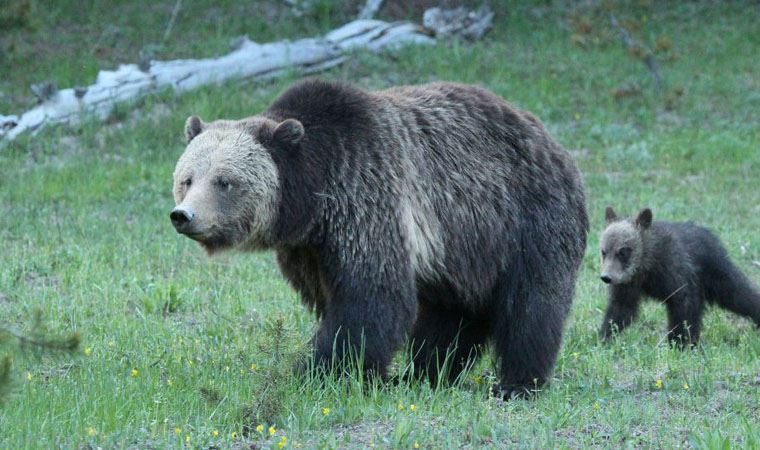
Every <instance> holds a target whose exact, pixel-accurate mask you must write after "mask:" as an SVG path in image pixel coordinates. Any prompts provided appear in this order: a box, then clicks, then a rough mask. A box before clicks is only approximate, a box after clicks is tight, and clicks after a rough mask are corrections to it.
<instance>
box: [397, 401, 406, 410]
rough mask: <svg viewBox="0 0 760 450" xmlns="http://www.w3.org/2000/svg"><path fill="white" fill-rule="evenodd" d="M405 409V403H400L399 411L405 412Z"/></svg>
mask: <svg viewBox="0 0 760 450" xmlns="http://www.w3.org/2000/svg"><path fill="white" fill-rule="evenodd" d="M405 409H406V408H405V407H404V404H403V403H401V402H398V410H399V411H403V410H405Z"/></svg>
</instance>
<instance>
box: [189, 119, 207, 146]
mask: <svg viewBox="0 0 760 450" xmlns="http://www.w3.org/2000/svg"><path fill="white" fill-rule="evenodd" d="M204 128H206V124H205V123H203V121H202V120H201V118H200V117H198V116H190V117H188V118H187V121H186V122H185V137H186V138H187V142H188V144H189V143H190V141H192V140H193V139H195V137H196V136H198V135H199V134H201V133H202V132H203V129H204Z"/></svg>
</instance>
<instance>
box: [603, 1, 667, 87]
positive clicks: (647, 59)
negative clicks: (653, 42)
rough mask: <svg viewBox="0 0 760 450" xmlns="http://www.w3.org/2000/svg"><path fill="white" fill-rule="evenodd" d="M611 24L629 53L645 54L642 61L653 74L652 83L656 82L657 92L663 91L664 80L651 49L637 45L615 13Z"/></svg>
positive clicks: (611, 17) (611, 16)
mask: <svg viewBox="0 0 760 450" xmlns="http://www.w3.org/2000/svg"><path fill="white" fill-rule="evenodd" d="M610 22H612V26H613V27H615V28H617V30H618V31H619V32H620V37H621V39H622V40H623V44H625V46H626V47H628V50H629V51H631V52H643V55H642V60H643V61H644V64H646V66H647V68H648V69H649V73H651V74H652V81H654V87H655V89H656V90H657V91H660V90H661V89H662V81H661V80H662V79H661V77H660V68H659V66H658V65H657V61H655V59H654V54H653V53H652V52H651V51H650V50H649V49H646V48H644V47H643V46H641V45H639V44H637V43H636V41H635V40H634V39H633V37H631V34H630V33H629V32H628V30H626V29H625V28H624V27H623V26H622V25H620V22H618V20H617V17H615V14H613V13H610Z"/></svg>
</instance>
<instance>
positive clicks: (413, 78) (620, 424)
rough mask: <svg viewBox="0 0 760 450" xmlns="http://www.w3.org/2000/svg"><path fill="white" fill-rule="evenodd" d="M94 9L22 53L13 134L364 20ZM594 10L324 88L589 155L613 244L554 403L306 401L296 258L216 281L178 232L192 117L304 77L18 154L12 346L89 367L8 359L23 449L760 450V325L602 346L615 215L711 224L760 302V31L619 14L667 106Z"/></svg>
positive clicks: (3, 217)
mask: <svg viewBox="0 0 760 450" xmlns="http://www.w3.org/2000/svg"><path fill="white" fill-rule="evenodd" d="M88 3H90V2H81V1H79V2H69V1H61V2H52V1H51V2H50V4H47V2H42V1H40V2H33V3H32V4H33V6H34V10H35V11H36V13H35V16H34V17H33V18H32V19H30V20H31V23H30V24H28V25H25V26H22V27H20V28H14V29H9V30H8V31H7V33H6V32H3V33H2V34H0V44H1V45H2V46H3V52H4V56H3V57H2V61H1V62H0V72H1V73H2V79H1V80H0V91H2V94H0V108H2V109H0V113H4V114H8V113H17V112H20V111H21V110H22V109H23V108H25V107H27V106H28V105H29V99H28V96H27V94H26V92H28V91H27V90H26V89H27V86H28V84H29V83H31V82H37V81H41V80H53V81H56V82H57V83H58V85H59V86H61V87H66V86H69V85H76V84H79V85H84V84H88V83H90V82H91V81H92V79H93V78H94V76H95V73H96V72H97V69H98V68H101V67H112V66H113V64H114V63H115V62H123V61H127V62H128V61H134V60H135V58H136V55H137V53H138V51H139V49H141V48H143V47H144V46H145V45H147V44H150V43H157V42H158V43H160V47H155V48H156V49H157V50H156V51H157V56H158V57H160V58H170V57H187V56H192V55H201V56H207V55H211V54H216V53H220V52H224V51H226V50H225V49H226V45H227V42H228V41H229V39H230V38H233V37H235V36H237V35H239V34H242V33H248V34H249V36H250V37H251V38H252V39H254V40H257V41H262V42H263V41H267V40H271V39H275V38H280V37H299V36H307V35H311V34H315V33H320V32H324V31H326V30H328V29H330V27H332V26H334V25H337V24H339V23H341V22H343V21H344V20H346V19H347V18H348V17H350V16H351V14H353V13H352V12H351V11H348V12H346V11H347V10H346V9H345V8H344V6H345V3H346V2H337V3H335V4H331V3H330V2H325V1H323V2H319V4H318V8H317V10H316V11H314V12H311V13H308V14H306V15H305V16H303V17H301V18H298V19H292V18H290V17H289V16H288V10H287V8H284V7H282V3H283V2H274V1H271V2H270V1H265V2H261V3H259V4H258V9H256V8H254V7H253V6H250V5H251V4H253V3H254V2H247V4H249V6H248V7H243V6H241V4H242V3H246V2H239V1H238V2H231V1H230V2H226V3H221V4H218V6H213V7H212V6H211V3H212V2H185V3H187V4H188V5H187V6H185V8H186V9H183V10H182V11H181V12H180V15H179V16H178V19H177V23H176V25H175V28H174V30H173V32H172V34H171V35H170V38H169V39H167V40H166V41H162V36H163V34H164V29H165V25H166V22H167V20H168V17H169V15H170V13H171V9H172V7H173V5H174V3H175V2H174V1H161V2H154V5H153V6H151V7H150V8H151V10H150V11H143V10H142V8H136V7H134V6H132V4H133V2H120V3H119V4H118V5H116V6H109V7H105V6H103V5H101V4H100V3H99V2H92V3H93V4H92V5H88ZM135 3H136V2H135ZM213 3H218V2H213ZM591 3H592V2H584V5H586V6H577V7H567V6H559V5H556V4H553V3H550V2H549V3H547V2H544V3H542V4H541V5H538V4H536V3H530V4H528V2H524V3H523V2H492V4H493V5H494V7H495V9H497V10H498V11H499V13H498V15H497V17H496V23H495V28H494V30H493V32H492V33H491V34H489V35H488V36H487V38H486V39H485V40H483V41H482V42H479V43H476V44H473V45H460V44H451V45H439V46H437V47H435V48H408V49H405V50H401V51H398V52H395V53H393V54H391V55H387V54H386V55H380V56H373V55H363V54H360V55H356V56H355V57H353V58H352V59H351V60H350V61H349V62H347V63H346V64H345V65H343V66H341V67H339V68H337V69H333V70H331V71H330V72H327V73H325V74H323V76H324V77H328V78H336V79H346V80H351V81H353V82H356V83H358V84H359V85H361V86H364V87H367V88H379V87H385V86H390V85H394V84H400V83H419V82H425V81H429V80H456V81H462V82H467V83H477V84H480V85H482V86H485V87H487V88H489V89H492V90H494V91H495V92H497V93H499V94H501V95H502V96H504V97H505V98H507V99H509V100H510V101H512V102H513V103H514V104H516V105H517V106H519V107H521V108H524V109H527V110H530V111H533V112H534V113H536V114H537V115H538V116H539V117H540V118H541V119H542V120H543V121H544V122H545V123H546V125H547V127H548V129H549V130H550V131H551V132H552V133H553V134H554V135H555V137H556V138H557V139H558V140H559V141H560V142H561V143H562V144H563V145H564V146H565V147H566V148H568V149H569V150H571V151H572V153H573V155H574V156H575V157H576V160H577V163H578V164H579V166H580V168H581V170H582V172H583V174H584V177H585V181H586V186H587V192H588V206H589V211H590V214H591V216H592V227H593V230H592V234H591V237H590V242H589V246H588V250H587V253H586V258H585V260H584V263H583V267H582V271H581V274H580V277H579V279H578V284H577V295H576V300H575V304H574V307H573V310H572V314H571V317H570V319H569V321H568V324H567V329H566V334H565V343H564V347H563V350H562V351H561V354H560V356H559V360H558V362H557V366H556V371H555V374H554V378H553V380H552V382H551V384H550V386H549V387H548V388H547V389H546V390H545V391H544V392H542V393H541V395H540V396H538V397H537V398H536V399H535V400H532V401H514V402H509V403H503V402H500V401H497V400H495V399H489V398H488V396H487V388H486V386H487V385H488V384H489V380H490V378H491V377H492V376H493V371H492V369H491V363H490V361H483V362H482V363H481V364H479V365H478V366H476V367H475V368H474V369H473V370H472V371H471V372H470V373H468V374H467V376H466V377H464V378H463V379H462V380H461V382H460V383H458V384H457V385H455V386H449V387H438V386H429V385H427V384H411V385H404V384H402V385H392V386H391V385H375V386H373V387H372V388H371V389H368V390H362V389H361V388H360V386H361V383H360V382H359V381H358V380H352V381H340V382H339V381H336V380H328V381H327V383H325V384H324V385H319V384H318V383H316V382H314V381H309V380H306V381H304V380H300V379H296V378H293V377H292V376H291V375H290V370H289V369H290V367H289V363H290V361H291V360H292V357H293V355H294V354H295V353H296V352H298V349H300V348H302V347H303V345H304V343H305V342H306V340H307V339H308V337H309V336H310V333H311V332H312V330H313V328H314V326H315V321H314V318H313V317H312V316H311V315H310V314H309V313H308V312H307V310H306V309H305V308H304V307H302V306H301V305H300V304H299V301H298V298H297V296H296V294H295V293H294V291H292V290H291V289H290V288H289V287H288V286H287V285H286V283H285V282H284V281H283V279H282V278H281V276H280V275H279V273H278V270H277V267H276V264H275V262H274V258H273V255H272V254H269V253H265V254H257V255H236V254H228V255H222V256H220V257H217V258H214V259H212V260H209V259H207V258H206V257H205V255H204V254H203V252H202V250H200V249H199V248H198V247H197V246H196V245H195V244H193V243H192V242H191V241H190V240H189V239H186V238H182V237H180V236H178V235H177V234H176V233H175V232H174V230H173V228H172V227H171V225H170V223H169V220H168V212H169V210H170V209H171V207H172V206H173V199H172V196H171V184H172V180H171V173H172V170H173V167H174V163H175V161H176V159H177V158H178V156H179V155H180V154H181V152H182V150H183V147H184V145H183V131H182V126H183V123H184V120H185V118H186V117H187V116H188V115H190V114H199V115H200V116H202V117H203V118H205V119H213V118H219V117H227V118H236V117H241V116H246V115H251V114H254V113H256V112H258V111H260V110H262V109H263V108H265V107H266V105H267V104H268V103H269V102H270V101H271V100H272V99H273V98H274V97H275V96H276V95H277V94H278V93H279V92H281V91H282V90H283V89H284V88H285V87H286V86H287V85H288V84H289V83H291V82H292V81H293V80H294V79H295V77H296V75H293V76H291V77H290V78H287V79H279V80H276V81H272V82H267V83H250V82H246V83H237V84H231V85H228V86H223V87H213V88H211V87H210V88H204V89H200V90H198V91H195V92H192V93H189V94H187V95H185V96H182V97H175V96H173V95H171V94H169V93H167V94H161V95H157V96H153V97H150V98H148V99H146V100H144V101H140V102H138V103H137V104H134V105H124V106H121V107H119V108H118V109H117V110H116V111H115V112H114V114H113V117H112V119H111V120H110V121H109V122H110V123H109V124H108V125H103V124H101V123H96V122H86V123H84V124H82V125H81V126H79V127H77V128H75V129H72V128H56V129H50V130H47V131H45V132H43V133H41V134H39V135H37V136H34V137H29V136H24V137H22V138H21V139H19V140H18V141H16V142H14V143H13V144H11V145H10V146H6V147H5V148H2V149H0V237H2V240H3V241H4V242H5V244H4V250H3V251H2V252H0V326H11V327H13V328H15V329H17V330H20V331H21V332H24V333H27V334H32V333H37V332H44V333H45V334H47V335H62V334H66V333H68V332H72V331H75V332H77V333H79V334H80V336H81V338H82V342H81V345H80V348H79V349H78V350H77V351H76V352H75V353H74V354H73V355H72V354H66V353H61V352H40V351H35V350H33V349H30V348H26V347H20V346H19V345H18V344H17V342H15V341H14V340H5V341H3V342H2V343H0V355H1V354H3V353H9V354H11V356H12V357H13V367H12V374H11V375H12V383H11V390H10V392H9V393H6V394H5V395H4V401H3V403H2V405H0V448H9V449H10V448H13V449H22V448H96V447H103V448H167V447H169V448H171V447H183V446H184V447H188V448H190V447H192V448H213V447H214V446H216V447H217V448H218V447H221V448H227V447H235V448H249V446H250V448H262V447H263V448H270V447H271V448H278V447H279V448H298V447H301V448H314V447H319V448H366V447H370V446H377V447H380V448H387V447H398V448H417V447H419V448H504V447H519V448H522V447H528V448H549V447H571V448H577V447H590V446H592V447H612V448H620V447H658V448H662V447H684V446H685V447H692V446H693V447H699V448H729V446H730V447H733V446H736V447H744V448H759V447H760V426H758V423H760V332H758V331H757V330H756V329H755V328H754V327H753V326H752V324H751V323H750V322H749V321H747V320H744V319H740V318H738V317H736V316H732V315H730V314H728V313H725V312H723V311H719V310H711V311H710V312H708V314H707V315H706V322H705V327H704V332H703V336H702V341H701V344H700V345H699V347H698V348H696V349H694V350H691V351H683V352H682V351H677V350H673V349H671V348H669V347H668V345H667V343H666V342H665V341H664V336H665V322H666V319H665V311H664V309H663V308H661V307H659V306H658V305H655V304H648V305H647V306H646V308H645V310H644V311H643V315H642V317H641V318H640V320H639V322H638V323H636V324H635V325H634V326H632V327H631V328H630V329H629V330H627V331H626V332H625V333H624V334H623V335H621V336H619V338H618V339H617V340H616V341H614V343H612V344H611V345H603V344H602V343H600V342H599V341H598V339H597V337H596V330H597V328H598V326H599V324H600V321H601V317H602V311H603V308H604V306H605V303H606V299H605V289H604V287H603V285H602V283H601V282H600V281H599V280H598V269H599V261H598V257H597V251H598V250H597V244H598V234H599V231H600V230H601V227H602V225H603V210H604V206H605V205H607V204H614V205H616V206H617V207H618V209H619V210H620V211H622V212H626V213H633V212H634V211H635V210H637V209H638V208H639V207H641V206H644V205H647V206H651V207H652V208H653V210H654V213H655V218H662V219H669V220H683V219H695V220H697V221H699V222H700V223H702V224H704V225H707V226H709V227H710V228H712V229H713V230H714V231H715V232H717V233H718V235H719V236H721V238H722V240H723V242H724V243H725V245H726V247H727V248H728V250H729V253H730V254H731V256H732V258H733V259H734V261H735V262H736V263H737V264H738V265H739V266H740V267H741V268H742V269H743V270H744V271H745V272H746V273H747V274H748V275H749V277H750V278H751V279H752V280H754V281H755V282H756V283H758V284H760V266H758V264H757V263H756V262H755V263H753V261H759V260H760V235H758V230H760V189H758V186H759V185H760V67H759V66H758V61H757V56H758V55H759V54H760V28H758V25H757V24H758V23H760V8H759V7H758V4H757V2H732V3H728V4H724V3H721V2H708V1H694V2H683V4H673V3H667V5H663V4H662V3H661V2H646V1H643V2H642V1H636V2H632V3H630V4H629V3H625V4H616V5H615V6H614V8H615V11H616V13H617V15H618V17H619V18H620V20H621V22H622V23H624V24H625V25H626V26H628V27H630V28H631V30H632V33H633V35H634V37H635V38H636V39H637V40H639V41H640V42H642V43H644V44H646V45H647V46H648V47H649V48H651V49H653V50H654V51H655V55H656V58H657V61H658V63H659V65H660V70H661V72H662V77H663V88H662V91H661V92H656V91H655V89H654V88H653V86H652V81H651V77H650V74H649V72H648V71H647V69H646V67H645V66H644V64H642V62H641V60H639V59H637V58H635V57H634V56H632V55H631V54H629V52H627V51H626V49H625V48H624V47H623V45H622V44H621V42H620V40H619V37H618V35H617V33H616V31H615V30H613V29H611V28H610V25H609V20H608V18H607V13H606V12H605V11H604V10H603V9H600V8H596V7H593V6H589V5H590V4H591ZM97 5H100V6H97ZM262 5H263V6H262ZM246 8H247V9H246ZM261 11H264V13H261ZM149 13H150V14H149ZM267 14H270V15H269V16H268V15H267ZM196 18H202V19H197V20H196ZM108 30H111V31H108ZM111 35H114V36H115V37H114V36H111ZM99 36H101V37H102V36H105V37H102V39H103V40H104V41H103V42H105V43H99V41H98V40H97V39H99V38H98V37H99ZM109 36H110V37H109ZM108 39H111V41H108ZM100 47H103V48H105V50H102V51H101V50H98V48H100ZM404 363H405V358H404V356H403V355H400V357H399V361H398V364H397V366H396V367H397V369H394V370H396V371H401V370H403V368H404ZM259 425H260V426H259ZM88 446H89V447H88Z"/></svg>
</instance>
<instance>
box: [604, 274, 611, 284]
mask: <svg viewBox="0 0 760 450" xmlns="http://www.w3.org/2000/svg"><path fill="white" fill-rule="evenodd" d="M602 281H604V282H605V283H607V284H610V282H612V278H610V276H609V275H602Z"/></svg>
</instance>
